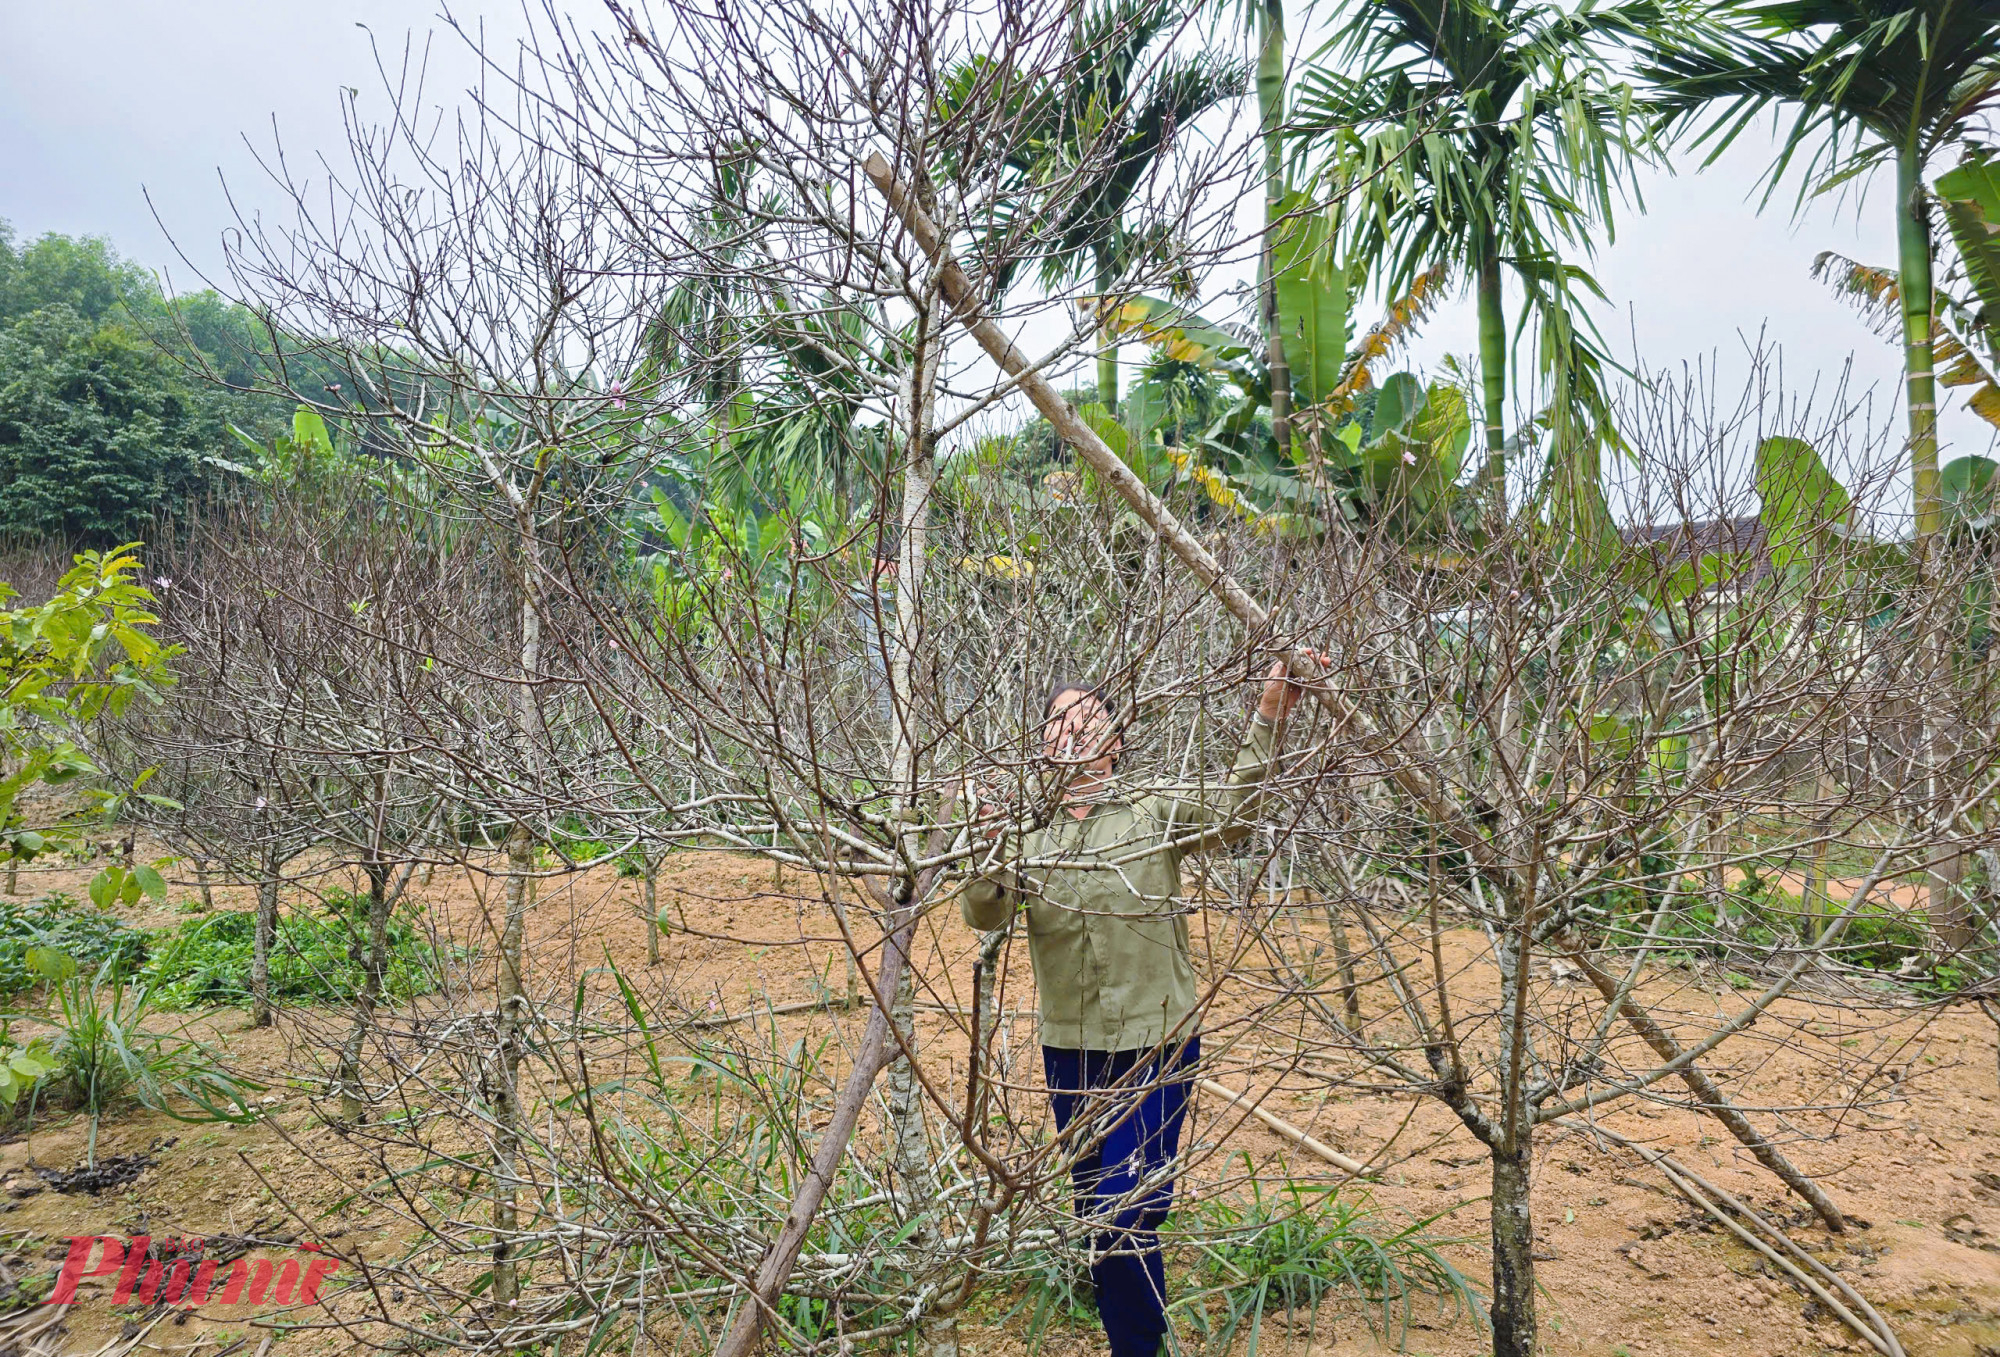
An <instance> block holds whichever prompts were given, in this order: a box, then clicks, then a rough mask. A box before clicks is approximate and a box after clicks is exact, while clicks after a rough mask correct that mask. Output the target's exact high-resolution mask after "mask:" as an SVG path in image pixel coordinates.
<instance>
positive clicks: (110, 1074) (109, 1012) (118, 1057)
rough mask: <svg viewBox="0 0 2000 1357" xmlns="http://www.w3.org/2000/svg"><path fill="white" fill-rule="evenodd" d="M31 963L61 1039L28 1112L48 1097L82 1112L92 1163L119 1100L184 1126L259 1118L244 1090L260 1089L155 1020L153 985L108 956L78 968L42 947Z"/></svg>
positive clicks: (54, 1046) (209, 1049)
mask: <svg viewBox="0 0 2000 1357" xmlns="http://www.w3.org/2000/svg"><path fill="white" fill-rule="evenodd" d="M170 950H171V949H170ZM30 964H31V965H32V966H33V967H34V969H35V972H36V974H37V976H38V978H40V979H44V980H47V981H48V982H49V984H50V988H51V989H52V991H53V993H54V996H55V1001H56V1002H55V1007H54V1011H53V1012H52V1013H50V1015H49V1018H48V1020H49V1021H50V1022H52V1023H53V1024H54V1025H55V1028H56V1035H55V1038H54V1040H53V1042H52V1043H51V1044H50V1047H49V1055H48V1058H47V1062H46V1063H47V1065H49V1066H51V1068H48V1069H47V1071H46V1078H44V1079H42V1081H41V1082H40V1083H39V1084H38V1085H37V1086H36V1088H35V1095H34V1100H33V1102H32V1103H31V1105H30V1111H29V1116H30V1117H31V1118H32V1117H33V1115H34V1110H33V1108H34V1104H36V1103H40V1102H43V1101H47V1102H52V1103H55V1104H56V1105H59V1106H67V1107H73V1108H76V1109H78V1110H79V1111H81V1112H83V1113H84V1114H85V1115H86V1116H87V1117H88V1118H89V1120H90V1139H89V1148H88V1157H87V1160H86V1162H87V1163H88V1164H89V1165H90V1166H92V1167H95V1166H96V1163H97V1130H98V1125H99V1123H100V1122H101V1121H102V1120H103V1118H104V1114H105V1113H106V1112H108V1111H110V1110H112V1109H113V1108H115V1107H117V1106H118V1105H119V1104H121V1103H126V1102H136V1103H138V1104H139V1105H140V1106H142V1107H148V1108H152V1109H153V1110H155V1111H158V1112H164V1113H166V1114H167V1115H168V1116H170V1117H172V1118H174V1119H175V1120H176V1121H183V1122H196V1123H199V1122H214V1121H228V1122H236V1123H247V1122H249V1121H252V1120H254V1119H255V1113H254V1112H253V1111H252V1110H251V1108H250V1104H249V1096H248V1095H249V1094H251V1093H253V1092H256V1091H258V1090H259V1089H260V1088H261V1087H262V1086H261V1085H259V1084H256V1083H254V1082H252V1081H250V1080H247V1079H244V1078H241V1077H239V1076H237V1075H234V1074H232V1073H230V1072H229V1071H228V1070H226V1069H224V1068H223V1066H222V1063H221V1057H220V1055H219V1053H218V1052H216V1051H215V1050H214V1049H213V1048H212V1047H210V1046H208V1045H207V1044H206V1043H204V1042H202V1041H200V1040H198V1039H197V1038H195V1037H194V1036H192V1035H191V1034H190V1033H189V1032H188V1031H187V1030H186V1028H185V1027H184V1026H183V1027H178V1028H164V1029H163V1028H161V1027H158V1026H156V1025H154V1023H153V1022H152V1019H153V1017H154V1016H155V1014H156V1013H157V1011H158V1009H159V1008H160V1006H161V1005H160V995H159V992H158V990H157V989H156V988H155V987H154V986H153V985H151V984H149V983H148V982H146V981H145V980H144V979H139V978H135V977H132V976H129V975H126V974H124V973H122V972H120V971H119V970H118V968H117V967H116V966H115V965H113V964H112V963H109V962H107V963H105V964H103V965H101V966H99V967H98V968H97V969H96V970H95V971H85V970H82V969H80V968H79V967H78V966H77V964H76V961H75V959H74V958H73V957H70V956H68V955H67V954H65V953H62V952H59V951H55V950H52V949H49V948H36V949H35V951H34V954H33V956H32V957H31V958H30Z"/></svg>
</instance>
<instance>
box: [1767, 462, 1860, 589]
mask: <svg viewBox="0 0 2000 1357" xmlns="http://www.w3.org/2000/svg"><path fill="white" fill-rule="evenodd" d="M1757 498H1758V499H1759V500H1760V501H1761V502H1762V504H1763V508H1764V512H1763V515H1762V517H1763V521H1764V532H1765V535H1766V537H1767V538H1768V540H1769V542H1770V547H1771V561H1772V564H1774V565H1776V566H1777V567H1778V569H1779V570H1781V571H1787V572H1789V571H1791V570H1792V569H1794V568H1796V567H1800V566H1809V565H1811V564H1812V563H1813V562H1814V561H1816V560H1818V559H1820V557H1821V556H1823V555H1824V554H1825V553H1826V550H1827V549H1828V547H1829V545H1830V543H1831V541H1832V539H1833V538H1834V537H1837V536H1845V535H1846V534H1847V532H1848V531H1849V530H1850V529H1851V528H1852V526H1853V512H1854V505H1853V501H1852V500H1850V499H1849V498H1848V495H1847V491H1846V489H1845V488H1844V487H1843V486H1842V485H1841V484H1840V482H1839V481H1837V480H1835V479H1834V477H1833V473H1832V472H1830V471H1828V470H1827V469H1826V464H1825V463H1824V462H1822V461H1820V458H1819V453H1817V452H1815V451H1814V450H1813V446H1812V444H1810V443H1808V442H1806V441H1805V440H1804V439H1802V438H1784V437H1773V438H1767V439H1765V440H1764V441H1763V442H1762V443H1760V444H1759V445H1758V446H1757Z"/></svg>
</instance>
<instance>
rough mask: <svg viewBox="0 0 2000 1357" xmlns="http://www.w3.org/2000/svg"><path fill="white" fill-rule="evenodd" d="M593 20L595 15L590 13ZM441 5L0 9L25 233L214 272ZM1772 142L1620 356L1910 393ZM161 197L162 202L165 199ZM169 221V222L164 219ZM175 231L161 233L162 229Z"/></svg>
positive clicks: (1458, 337) (1630, 228)
mask: <svg viewBox="0 0 2000 1357" xmlns="http://www.w3.org/2000/svg"><path fill="white" fill-rule="evenodd" d="M574 8H575V9H576V12H577V13H578V15H579V17H580V18H583V19H585V20H588V19H590V18H592V17H594V14H595V11H594V10H593V9H592V8H591V7H590V6H589V5H588V4H577V5H575V6H574ZM458 12H459V13H460V14H461V15H462V16H463V15H475V16H476V15H480V14H482V13H485V14H487V15H489V16H490V22H491V24H492V25H493V28H494V30H495V31H497V32H498V33H501V34H508V33H514V32H518V31H519V29H520V27H521V21H520V19H519V11H518V8H517V7H516V6H513V5H511V4H506V3H495V4H491V5H484V6H482V5H481V4H480V3H479V2H478V0H468V3H466V4H464V5H462V6H461V7H460V8H459V10H458ZM436 13H437V6H436V5H435V4H434V3H431V0H403V2H402V3H398V0H256V2H255V3H253V2H252V0H176V3H173V4H161V3H158V0H62V3H53V4H52V3H44V4H29V3H26V0H10V2H8V3H0V219H5V220H7V221H9V222H11V223H12V224H13V227H14V229H15V232H16V234H17V237H32V236H35V235H38V234H40V233H42V232H44V231H61V232H66V233H71V234H95V235H103V236H107V237H109V238H110V240H111V241H112V243H113V244H114V245H115V246H116V247H117V248H118V250H119V251H120V252H121V253H123V254H125V255H127V256H128V257H130V258H132V259H135V260H138V261H139V262H141V263H143V264H146V265H148V266H150V267H154V268H157V269H160V270H163V271H167V272H169V274H170V277H171V279H172V282H173V284H174V285H175V286H176V287H187V286H189V285H191V284H192V283H193V281H194V280H193V279H192V278H191V277H190V276H189V273H188V270H187V268H186V266H185V265H183V264H181V263H180V262H179V261H178V260H177V259H176V257H175V253H174V249H173V246H172V245H171V244H170V243H169V239H168V235H167V232H168V231H171V232H172V235H173V238H174V240H176V241H178V243H179V245H180V247H181V249H182V250H184V251H185V252H186V253H187V255H188V256H189V257H190V258H191V259H192V260H193V261H194V262H195V263H196V264H197V265H199V266H201V267H203V268H207V269H214V268H215V267H216V266H217V264H218V263H219V260H220V255H221V251H220V246H219V238H220V233H221V232H222V230H223V229H224V228H225V227H226V226H227V225H228V224H229V221H230V206H229V201H228V196H226V195H225V190H224V181H225V180H226V182H227V184H228V190H229V194H232V195H233V196H234V198H235V200H236V202H237V203H238V204H239V205H241V206H244V207H246V208H249V209H252V210H254V209H256V208H258V207H265V208H267V209H269V208H271V207H272V199H271V195H270V193H269V191H268V188H267V185H266V183H265V182H264V180H263V177H262V173H261V171H259V169H258V168H257V165H256V162H255V160H254V158H253V156H252V154H251V150H250V147H249V146H246V144H245V139H246V137H247V138H248V139H249V142H250V144H251V145H252V146H255V147H257V148H258V149H268V148H269V147H270V145H271V144H272V130H273V126H274V124H275V127H276V128H277V130H278V131H279V132H280V133H281V134H282V136H283V140H284V144H285V147H286V151H287V153H288V155H289V156H290V157H291V158H292V160H293V162H294V163H295V164H297V163H301V162H302V161H303V160H304V159H305V158H306V157H309V156H311V155H314V154H316V153H318V152H321V151H324V152H325V153H326V154H327V155H329V156H330V157H331V156H337V155H339V153H340V149H341V146H342V133H341V121H340V108H341V104H340V98H341V87H343V86H352V87H355V88H356V89H358V90H359V91H360V107H361V108H362V110H363V113H364V115H365V114H367V113H368V112H369V110H371V109H375V110H379V109H381V108H382V107H383V101H382V99H381V98H380V96H379V94H378V89H379V84H380V82H379V78H378V76H377V73H376V70H375V65H374V56H373V54H372V52H371V49H370V34H371V32H372V34H373V35H374V37H375V38H376V40H377V41H379V42H380V43H381V45H382V47H383V48H384V49H386V50H389V51H392V52H398V53H399V52H400V50H401V47H402V44H403V41H404V37H405V35H406V34H408V33H410V32H411V31H412V30H415V31H416V32H418V33H419V34H422V33H424V32H426V31H428V30H431V29H432V28H434V27H436V26H437V19H436ZM435 51H436V57H435V59H434V63H433V69H434V72H435V74H434V76H433V79H432V81H431V85H430V88H431V92H432V94H433V96H434V97H436V98H438V99H443V98H445V97H447V96H449V95H451V94H452V93H453V92H455V91H456V90H458V89H462V88H463V87H464V86H465V85H466V84H467V83H468V81H469V78H470V70H471V65H470V62H469V61H468V60H467V59H466V58H465V56H464V54H463V52H462V49H461V48H460V46H459V40H458V39H457V38H456V37H455V36H452V35H450V34H441V35H440V36H439V37H438V38H437V40H436V43H435ZM1766 155H1767V148H1766V147H1764V146H1757V145H1745V146H1743V147H1742V148H1741V149H1739V150H1738V151H1736V152H1733V153H1732V154H1731V156H1730V158H1729V159H1728V160H1726V161H1725V162H1724V163H1722V164H1720V165H1718V166H1716V167H1715V168H1712V169H1710V170H1708V171H1705V172H1702V173H1696V172H1694V170H1693V168H1692V166H1691V165H1690V166H1688V167H1687V168H1686V169H1684V170H1683V172H1682V173H1681V174H1680V175H1678V176H1668V175H1664V174H1648V175H1646V176H1645V177H1644V180H1643V192H1644V197H1645V202H1646V211H1645V212H1644V214H1643V215H1641V214H1639V213H1637V212H1634V211H1630V210H1628V211H1627V212H1626V213H1625V214H1624V216H1623V217H1622V219H1621V222H1620V226H1619V231H1618V237H1617V241H1616V243H1615V244H1610V245H1607V246H1606V247H1605V248H1604V249H1603V250H1602V252H1601V254H1600V256H1599V260H1598V273H1599V277H1600V278H1601V280H1602V281H1603V283H1604V285H1605V288H1606V290H1607V291H1608V292H1609V294H1610V296H1611V299H1612V303H1613V305H1612V306H1611V307H1607V308H1602V309H1601V310H1600V313H1599V321H1600V325H1601V326H1602V328H1603V329H1604V330H1605V332H1606V333H1607V335H1608V336H1609V337H1610V339H1611V340H1612V341H1613V343H1614V345H1615V346H1616V348H1617V349H1618V351H1619V353H1620V355H1621V357H1629V356H1630V353H1631V341H1632V338H1633V337H1634V336H1636V339H1637V351H1638V353H1639V355H1640V357H1641V358H1642V359H1643V361H1644V363H1645V365H1646V366H1647V367H1649V368H1652V369H1656V370H1657V369H1672V368H1676V367H1678V366H1679V365H1680V364H1682V363H1694V362H1697V361H1702V362H1707V361H1709V360H1710V359H1711V357H1712V358H1714V359H1715V360H1716V362H1717V369H1718V371H1719V374H1720V385H1721V386H1722V387H1723V388H1724V389H1725V390H1729V391H1732V392H1733V389H1734V388H1735V387H1736V386H1740V384H1741V382H1742V380H1743V378H1744V376H1745V375H1746V374H1747V373H1748V371H1749V362H1748V359H1747V356H1746V355H1747V352H1748V350H1749V347H1750V346H1751V345H1752V344H1754V343H1755V342H1756V341H1757V339H1758V337H1759V336H1760V335H1761V336H1762V337H1763V340H1764V342H1765V343H1766V344H1767V345H1769V346H1770V347H1771V349H1772V350H1773V351H1774V352H1776V353H1777V354H1779V355H1781V356H1782V359H1783V372H1784V379H1785V385H1786V386H1787V387H1788V388H1790V389H1793V390H1795V391H1804V390H1808V389H1811V388H1812V387H1813V386H1814V385H1815V384H1817V385H1818V386H1819V388H1820V389H1821V390H1822V391H1826V390H1828V389H1830V388H1831V386H1832V385H1833V383H1835V382H1836V381H1837V380H1838V379H1839V377H1840V374H1841V372H1842V370H1843V369H1844V368H1845V367H1846V366H1847V365H1848V364H1850V363H1851V364H1852V365H1853V378H1852V382H1853V385H1854V386H1855V387H1856V388H1866V387H1867V386H1869V385H1871V384H1873V385H1875V386H1876V388H1877V394H1878V398H1879V399H1878V405H1877V409H1878V413H1879V412H1880V411H1882V410H1883V409H1884V407H1883V406H1882V405H1881V403H1880V402H1881V400H1888V399H1893V398H1894V395H1895V390H1894V388H1895V381H1896V375H1897V372H1898V358H1897V354H1896V352H1895V350H1894V349H1893V348H1891V347H1890V346H1889V345H1887V344H1885V343H1883V342H1882V341H1881V340H1879V339H1877V338H1876V337H1875V336H1874V335H1872V334H1871V333H1870V332H1869V330H1868V329H1867V327H1866V326H1865V325H1864V324H1863V323H1862V321H1861V320H1860V318H1859V317H1857V316H1856V315H1855V314H1854V313H1853V312H1852V311H1851V310H1849V309H1848V308H1846V307H1845V306H1843V305H1841V304H1840V303H1839V302H1837V301H1835V300H1834V299H1833V298H1832V297H1831V296H1830V295H1829V294H1828V293H1827V291H1826V289H1825V288H1823V287H1822V286H1821V285H1820V284H1818V283H1816V282H1814V281H1813V280H1812V279H1811V277H1810V276H1809V274H1808V269H1809V267H1810V265H1811V262H1812V258H1813V256H1814V255H1815V254H1816V253H1817V252H1819V251H1820V250H1822V249H1836V250H1839V251H1841V252H1842V253H1845V254H1850V255H1853V256H1855V257H1858V258H1861V259H1865V260H1869V261H1874V262H1881V263H1885V264H1886V263H1892V262H1893V261H1894V258H1895V248H1894V238H1893V228H1892V226H1891V223H1890V205H1889V191H1888V186H1887V185H1886V183H1885V184H1878V185H1876V186H1875V187H1874V189H1873V191H1872V192H1871V193H1870V194H1869V196H1868V198H1867V200H1866V202H1865V203H1864V204H1863V206H1862V210H1861V211H1860V212H1858V213H1857V212H1856V211H1855V208H1854V205H1853V203H1852V201H1851V200H1850V201H1848V202H1847V203H1845V204H1835V203H1833V202H1823V203H1819V204H1815V205H1814V206H1812V207H1811V208H1809V209H1808V210H1807V211H1806V212H1805V213H1804V214H1803V215H1802V216H1801V217H1799V218H1797V219H1794V217H1793V216H1792V213H1791V211H1790V208H1791V203H1792V198H1791V195H1790V192H1789V190H1784V191H1781V196H1780V198H1779V199H1778V200H1777V201H1775V202H1774V203H1773V205H1772V206H1771V207H1770V208H1769V209H1767V210H1766V211H1765V212H1764V213H1763V214H1762V215H1758V214H1757V212H1756V210H1755V190H1754V183H1755V179H1756V176H1757V174H1758V172H1759V171H1760V170H1761V168H1762V166H1763V163H1764V160H1765V157H1766ZM149 194H150V196H151V200H152V207H149V206H148V202H147V196H148V195H149ZM154 209H157V211H158V214H159V217H160V219H161V222H156V221H155V220H154ZM161 223H164V226H165V228H166V230H163V229H162V224H161ZM1473 348H1474V337H1473V328H1472V316H1471V311H1470V307H1469V306H1468V305H1465V304H1462V303H1461V304H1454V305H1452V306H1450V307H1447V308H1446V309H1445V310H1444V311H1443V312H1441V313H1440V314H1439V316H1438V317H1437V318H1436V319H1434V320H1432V321H1431V322H1430V323H1429V325H1428V326H1426V328H1425V330H1424V333H1423V337H1422V339H1421V341H1420V342H1419V344H1418V345H1417V347H1416V349H1415V351H1414V357H1415V358H1416V359H1417V360H1418V361H1419V362H1424V363H1431V362H1435V361H1436V360H1437V359H1439V358H1441V357H1442V356H1443V355H1444V354H1446V353H1459V354H1465V353H1469V352H1470V351H1471V350H1472V349H1473ZM1942 433H1943V435H1944V438H1945V440H1946V441H1947V443H1949V444H1950V445H1951V447H1950V448H1949V449H1948V450H1947V451H1946V453H1945V455H1946V456H1947V457H1949V456H1951V455H1953V452H1954V451H1955V452H1986V451H1989V448H1990V444H1991V438H1990V437H1989V435H1990V433H1991V430H1990V429H1989V428H1988V426H1986V425H1985V424H1984V423H1982V422H1981V421H1979V420H1978V419H1976V418H1974V417H1972V416H1971V415H1969V414H1966V413H1964V412H1963V411H1962V410H1958V409H1947V411H1946V414H1945V416H1944V419H1943V424H1942Z"/></svg>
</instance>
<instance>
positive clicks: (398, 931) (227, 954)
mask: <svg viewBox="0 0 2000 1357" xmlns="http://www.w3.org/2000/svg"><path fill="white" fill-rule="evenodd" d="M366 905H367V902H366V900H365V899H360V900H359V905H358V907H357V905H356V904H355V903H354V900H353V899H351V898H350V897H347V896H346V895H344V894H340V893H336V894H335V895H334V896H332V897H331V898H330V899H329V901H328V916H330V917H326V916H320V915H313V914H287V915H284V916H282V917H280V918H279V920H278V935H277V938H276V940H275V944H274V945H273V947H272V948H271V997H272V998H273V999H274V1000H279V1001H287V1000H289V1001H291V1002H293V1003H307V1004H322V1003H345V1002H347V1001H349V1000H351V999H353V998H354V997H355V996H356V995H358V994H360V992H361V986H362V982H363V980H364V979H365V973H364V970H363V968H362V964H361V963H362V960H363V959H364V958H365V956H366V955H367V953H366V948H367V945H368V944H367V940H368V934H367V918H366ZM256 931H257V919H256V915H254V914H251V913H243V912H229V913H221V912H218V913H215V914H212V915H209V916H207V917H206V918H197V919H190V920H189V921H188V922H186V923H183V924H181V925H180V926H179V927H177V928H171V929H164V930H162V931H161V933H160V934H159V935H158V940H157V942H156V944H155V950H156V952H157V954H158V955H157V956H156V958H155V960H154V961H152V962H150V963H149V964H148V965H147V966H146V968H145V977H146V979H147V981H148V982H149V983H151V984H153V985H155V986H156V987H157V988H158V991H159V1001H160V1002H161V1003H162V1004H165V1005H168V1006H170V1007H174V1008H192V1007H195V1006H197V1005H201V1004H248V1003H249V1002H250V954H251V950H252V944H253V942H254V941H255V937H256ZM388 934H389V969H388V974H387V976H386V977H385V981H386V985H387V990H386V994H385V997H387V998H390V999H407V998H410V997H412V996H413V995H418V994H425V993H428V992H429V991H430V990H431V989H433V988H434V987H435V985H436V979H435V974H436V967H437V960H438V958H437V955H436V953H435V951H434V950H433V949H432V948H431V946H430V944H429V943H428V942H427V941H426V940H425V939H424V937H423V935H422V934H421V933H420V932H419V931H418V929H417V927H416V924H415V922H414V920H413V919H412V918H410V917H409V916H408V915H403V914H399V915H396V916H394V917H392V918H391V919H390V920H389V929H388Z"/></svg>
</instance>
